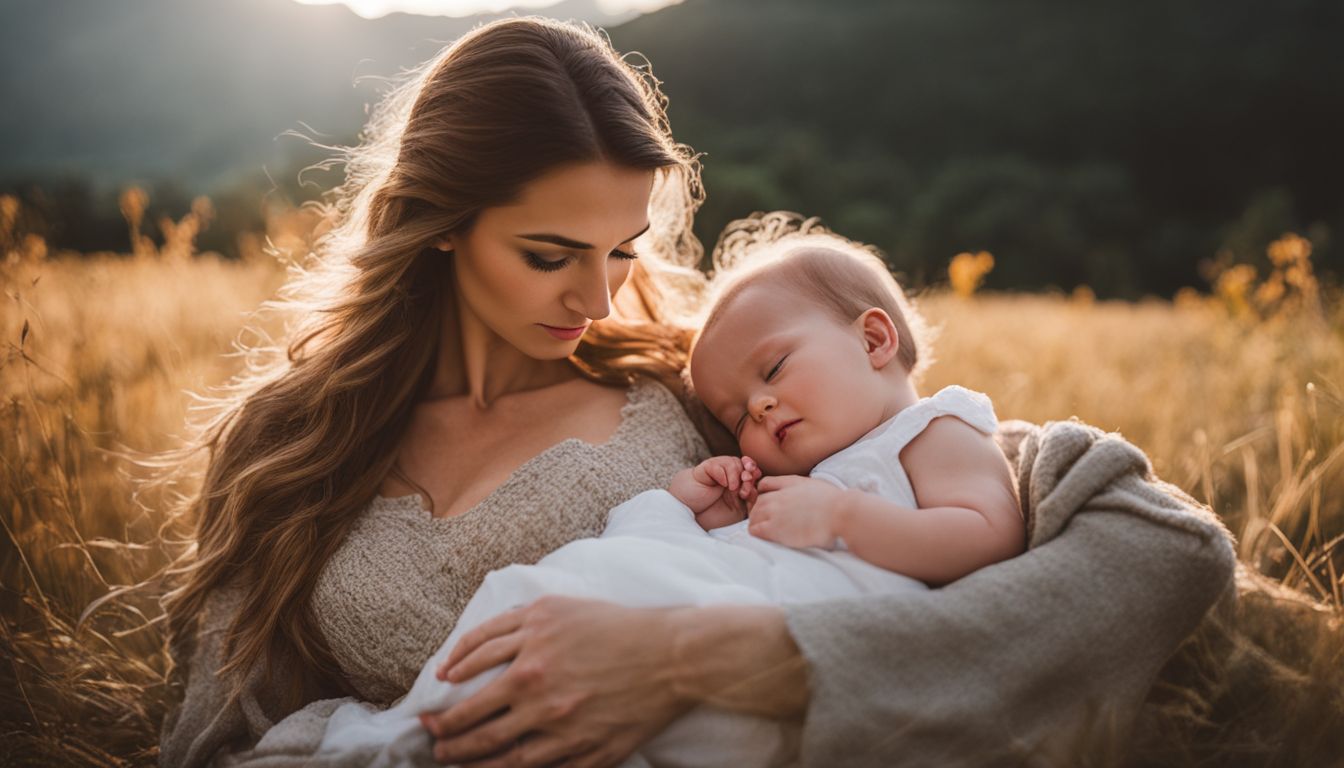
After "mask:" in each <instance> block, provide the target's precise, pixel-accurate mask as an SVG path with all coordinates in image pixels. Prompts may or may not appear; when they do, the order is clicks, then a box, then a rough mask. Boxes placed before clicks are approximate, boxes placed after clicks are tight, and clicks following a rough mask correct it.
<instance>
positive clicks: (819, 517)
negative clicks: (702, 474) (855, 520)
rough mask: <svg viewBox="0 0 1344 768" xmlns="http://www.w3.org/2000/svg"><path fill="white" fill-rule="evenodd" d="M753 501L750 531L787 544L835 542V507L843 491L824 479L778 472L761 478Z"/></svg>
mask: <svg viewBox="0 0 1344 768" xmlns="http://www.w3.org/2000/svg"><path fill="white" fill-rule="evenodd" d="M757 487H758V488H759V491H760V496H759V497H758V498H757V499H756V503H755V504H753V505H751V524H750V525H748V526H747V530H748V531H750V532H751V535H753V536H757V537H759V538H762V539H768V540H770V541H773V542H775V543H778V544H783V545H784V546H786V547H794V548H799V547H825V548H827V549H830V548H831V547H833V546H834V545H835V537H836V536H837V535H838V534H837V533H836V532H835V531H836V527H837V526H836V524H835V510H836V508H837V507H838V506H839V501H840V496H841V495H842V494H843V493H844V491H842V490H840V489H839V488H837V487H835V486H834V485H831V484H830V483H828V482H826V481H825V480H816V479H813V478H810V477H800V476H798V475H779V476H777V477H767V478H765V479H764V480H761V481H760V483H759V485H758V486H757Z"/></svg>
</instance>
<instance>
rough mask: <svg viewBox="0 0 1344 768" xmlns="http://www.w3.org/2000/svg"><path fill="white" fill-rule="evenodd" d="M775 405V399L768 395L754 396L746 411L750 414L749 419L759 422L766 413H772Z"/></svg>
mask: <svg viewBox="0 0 1344 768" xmlns="http://www.w3.org/2000/svg"><path fill="white" fill-rule="evenodd" d="M776 405H777V403H776V402H775V398H773V397H771V396H770V395H756V396H755V397H753V398H751V402H750V403H749V404H748V405H747V410H748V411H750V412H751V418H753V419H755V420H757V421H760V420H761V419H763V418H765V415H766V414H767V413H769V412H771V411H773V410H774V409H775V406H776Z"/></svg>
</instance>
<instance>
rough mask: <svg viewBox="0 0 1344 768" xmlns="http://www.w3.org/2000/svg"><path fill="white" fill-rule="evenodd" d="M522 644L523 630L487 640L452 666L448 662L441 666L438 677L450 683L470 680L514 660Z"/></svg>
mask: <svg viewBox="0 0 1344 768" xmlns="http://www.w3.org/2000/svg"><path fill="white" fill-rule="evenodd" d="M522 644H523V635H522V633H521V632H511V633H509V634H507V635H504V636H503V637H496V638H495V639H493V640H487V641H486V642H485V643H483V644H482V645H480V646H479V647H478V648H476V650H474V651H472V652H471V653H469V654H467V656H466V658H464V659H462V660H461V661H459V662H457V663H456V664H454V665H452V666H451V667H449V666H448V665H447V664H444V665H442V666H440V667H439V674H438V678H439V679H440V680H447V681H448V682H450V683H461V682H463V681H466V680H470V679H471V678H473V677H475V676H477V675H479V674H481V673H482V672H484V671H485V670H487V669H490V668H491V667H497V666H499V665H500V664H503V663H505V662H507V661H512V660H513V659H514V658H515V657H517V656H518V650H519V648H520V647H521V646H522Z"/></svg>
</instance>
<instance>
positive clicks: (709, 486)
mask: <svg viewBox="0 0 1344 768" xmlns="http://www.w3.org/2000/svg"><path fill="white" fill-rule="evenodd" d="M759 479H761V470H760V468H759V467H757V466H756V462H754V461H752V460H751V459H750V458H746V457H743V458H738V457H736V456H712V457H710V458H708V459H705V460H704V461H702V462H700V463H699V464H697V465H695V466H694V467H690V468H688V469H683V470H682V471H680V472H678V473H677V474H676V475H675V476H674V477H673V478H672V482H671V483H670V484H669V485H668V487H667V491H668V493H671V494H672V495H673V496H675V497H677V501H680V502H681V503H682V504H685V505H686V506H688V507H690V509H691V512H693V513H694V514H695V521H696V522H697V523H699V524H700V527H701V528H704V529H705V530H707V531H708V530H712V529H714V528H719V527H721V526H725V525H731V524H733V523H736V522H739V521H741V520H743V519H745V518H746V516H747V506H748V505H749V504H750V503H752V502H754V501H755V500H756V481H757V480H759Z"/></svg>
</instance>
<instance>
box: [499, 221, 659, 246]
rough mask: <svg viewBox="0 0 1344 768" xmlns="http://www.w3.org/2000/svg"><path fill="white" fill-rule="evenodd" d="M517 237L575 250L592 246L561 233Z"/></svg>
mask: <svg viewBox="0 0 1344 768" xmlns="http://www.w3.org/2000/svg"><path fill="white" fill-rule="evenodd" d="M649 226H650V224H645V225H644V228H643V229H641V230H639V231H638V232H636V233H635V234H633V235H631V236H629V237H627V238H625V239H624V240H622V241H621V242H622V243H628V242H630V241H631V240H634V239H635V238H636V237H639V236H640V235H642V234H644V233H645V232H648V231H649ZM518 237H521V238H522V239H524V240H535V241H537V242H538V243H550V244H551V245H558V246H560V247H562V248H573V249H574V250H576V251H588V250H592V247H593V246H592V245H591V244H589V243H582V242H579V241H578V240H571V239H569V238H568V237H565V236H563V235H553V234H550V233H548V232H539V233H536V234H531V235H519V236H518Z"/></svg>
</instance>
